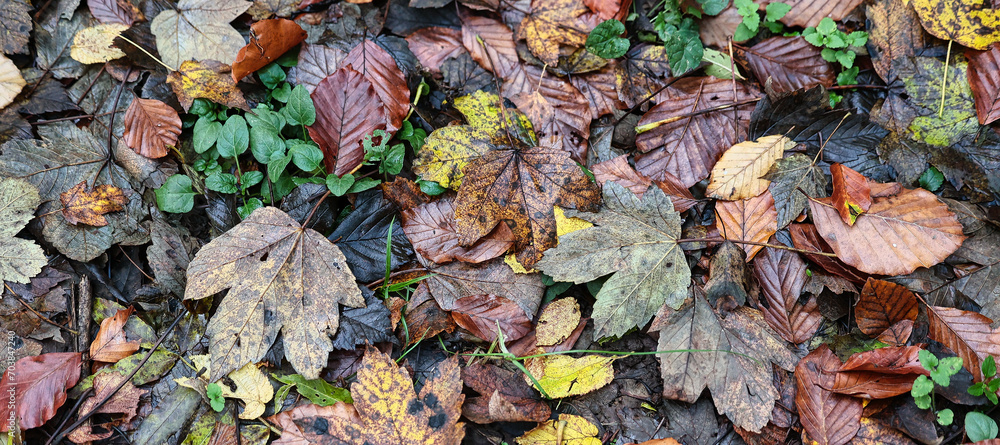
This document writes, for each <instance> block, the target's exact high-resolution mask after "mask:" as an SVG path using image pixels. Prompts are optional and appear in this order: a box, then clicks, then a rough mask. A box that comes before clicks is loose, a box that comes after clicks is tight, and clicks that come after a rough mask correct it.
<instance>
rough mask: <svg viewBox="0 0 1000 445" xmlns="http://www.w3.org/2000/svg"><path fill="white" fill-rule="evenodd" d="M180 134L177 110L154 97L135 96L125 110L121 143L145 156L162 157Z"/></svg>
mask: <svg viewBox="0 0 1000 445" xmlns="http://www.w3.org/2000/svg"><path fill="white" fill-rule="evenodd" d="M180 134H181V118H180V116H178V115H177V111H176V110H174V109H173V108H171V107H170V106H169V105H167V104H165V103H163V102H160V101H158V100H156V99H141V98H136V99H135V100H133V101H132V104H131V105H129V106H128V110H127V111H125V134H124V136H123V138H124V139H125V145H128V146H129V148H131V149H132V150H135V152H136V153H139V154H140V155H143V156H145V157H147V158H153V159H156V158H162V157H164V156H166V155H167V153H169V152H170V150H169V149H168V148H167V146H168V145H176V144H177V137H178V136H180Z"/></svg>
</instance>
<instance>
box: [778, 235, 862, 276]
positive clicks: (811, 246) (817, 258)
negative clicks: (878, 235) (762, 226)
mask: <svg viewBox="0 0 1000 445" xmlns="http://www.w3.org/2000/svg"><path fill="white" fill-rule="evenodd" d="M788 232H789V233H790V234H791V235H792V243H794V244H795V248H797V249H801V250H805V251H809V252H823V253H833V249H831V248H830V246H829V245H828V244H827V243H826V241H823V238H821V237H820V236H819V232H817V231H816V226H814V225H812V224H789V225H788ZM805 256H806V257H808V258H809V260H810V261H812V262H813V263H816V264H818V265H820V267H822V268H823V269H825V270H826V271H827V272H830V273H831V274H833V275H834V276H837V277H842V278H844V279H847V280H850V281H852V282H855V283H864V282H865V280H867V279H868V274H866V273H862V272H860V271H858V270H857V269H855V268H853V267H851V266H848V265H846V264H844V263H843V262H841V261H840V260H839V259H837V258H833V257H828V256H824V255H814V254H808V253H807V254H805ZM855 292H857V291H856V290H855ZM838 293H841V292H838Z"/></svg>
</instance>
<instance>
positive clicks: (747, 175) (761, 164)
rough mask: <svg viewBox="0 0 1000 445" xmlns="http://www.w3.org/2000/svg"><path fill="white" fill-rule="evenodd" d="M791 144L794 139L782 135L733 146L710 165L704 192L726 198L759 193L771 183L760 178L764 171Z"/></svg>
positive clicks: (750, 195)
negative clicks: (710, 170) (711, 166)
mask: <svg viewBox="0 0 1000 445" xmlns="http://www.w3.org/2000/svg"><path fill="white" fill-rule="evenodd" d="M794 146H795V142H793V141H792V140H791V139H788V138H787V137H785V136H781V135H774V136H764V137H762V138H760V139H757V140H756V141H753V142H751V141H746V142H740V143H739V144H736V145H734V146H732V148H730V149H729V150H726V152H725V153H723V154H722V157H721V158H719V160H718V161H716V163H715V167H713V168H712V176H711V178H710V179H709V184H708V188H707V189H705V194H706V195H709V196H712V197H713V198H719V199H725V200H728V201H735V200H738V199H748V198H753V197H754V196H757V195H760V194H761V193H763V192H765V191H766V190H767V186H768V185H769V184H770V182H771V181H768V180H767V179H763V178H762V177H763V176H764V174H766V173H767V172H768V171H769V170H770V169H771V166H772V165H774V161H776V160H778V159H779V158H781V156H782V155H783V154H784V153H785V150H788V149H790V148H792V147H794Z"/></svg>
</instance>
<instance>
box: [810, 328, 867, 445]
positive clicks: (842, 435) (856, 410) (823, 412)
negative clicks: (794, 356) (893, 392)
mask: <svg viewBox="0 0 1000 445" xmlns="http://www.w3.org/2000/svg"><path fill="white" fill-rule="evenodd" d="M840 366H841V363H840V359H839V358H837V356H836V355H834V353H833V351H831V350H830V348H829V347H827V345H825V344H824V345H821V346H820V347H819V348H816V350H814V351H813V352H811V353H809V355H807V356H806V357H805V358H803V359H802V361H800V362H799V364H798V366H797V367H796V368H795V384H796V388H797V389H798V391H797V393H796V394H795V406H796V407H798V409H799V419H800V420H801V422H802V427H803V428H804V429H805V431H806V433H808V434H809V437H810V438H812V440H815V441H818V442H819V443H822V444H829V445H844V444H845V443H847V442H848V441H850V440H851V439H852V438H854V435H855V434H856V433H857V432H858V428H859V427H860V419H861V411H862V406H861V399H856V398H853V397H849V396H845V395H841V394H836V393H833V392H831V391H830V390H828V389H827V388H829V387H831V386H833V383H834V379H835V378H836V372H837V370H839V369H840Z"/></svg>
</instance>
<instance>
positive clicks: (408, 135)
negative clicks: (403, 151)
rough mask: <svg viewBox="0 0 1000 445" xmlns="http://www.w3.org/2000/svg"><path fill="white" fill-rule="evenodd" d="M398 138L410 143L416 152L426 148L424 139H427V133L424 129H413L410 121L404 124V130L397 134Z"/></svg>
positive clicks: (401, 129)
mask: <svg viewBox="0 0 1000 445" xmlns="http://www.w3.org/2000/svg"><path fill="white" fill-rule="evenodd" d="M396 136H397V137H399V138H400V139H402V140H404V141H406V142H409V143H410V147H413V150H414V151H417V150H420V149H421V148H423V146H424V139H427V132H426V131H424V129H423V128H416V129H415V128H413V124H411V123H410V121H405V122H403V128H400V129H399V131H398V132H396Z"/></svg>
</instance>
